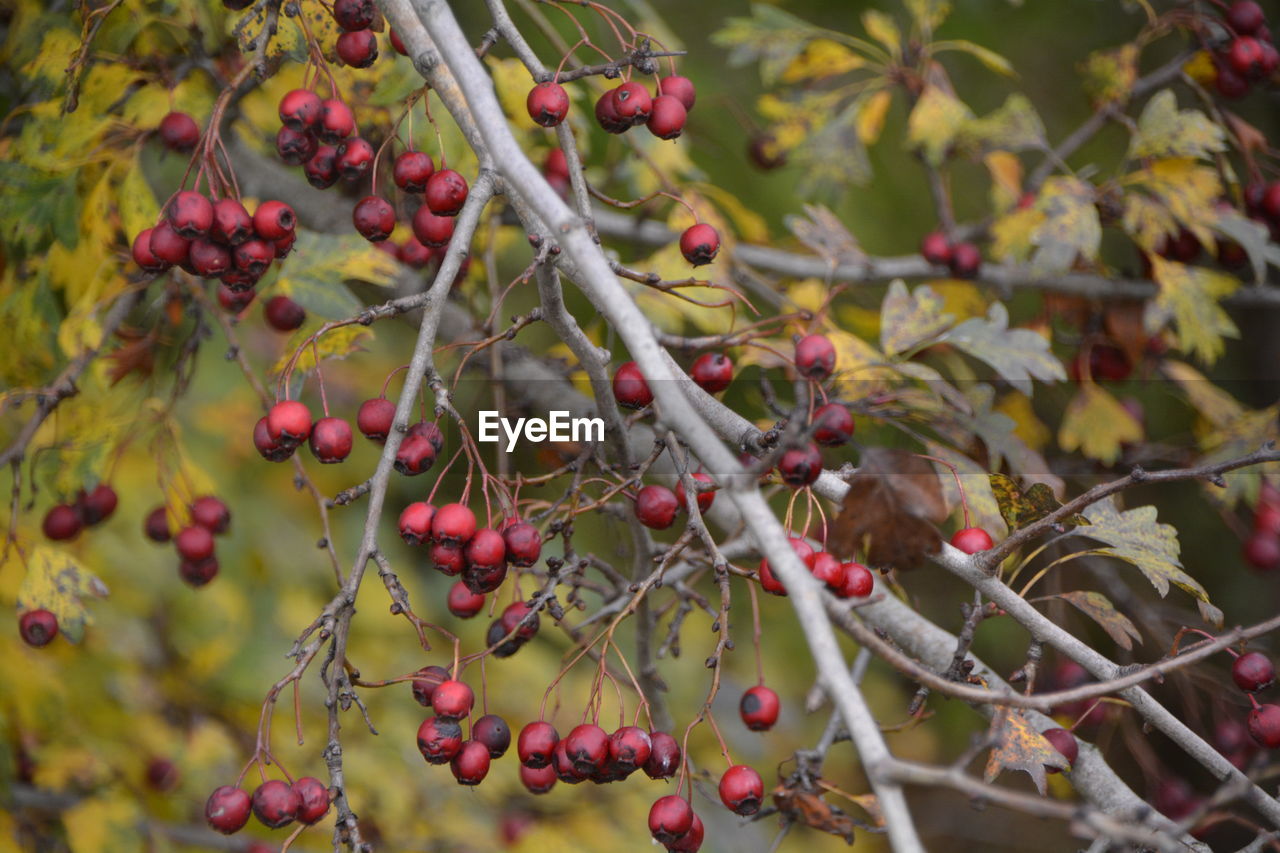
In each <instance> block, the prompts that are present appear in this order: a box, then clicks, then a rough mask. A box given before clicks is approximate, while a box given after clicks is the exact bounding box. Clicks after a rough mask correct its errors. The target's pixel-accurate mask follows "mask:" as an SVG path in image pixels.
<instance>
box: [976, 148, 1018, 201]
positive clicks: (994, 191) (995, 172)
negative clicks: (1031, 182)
mask: <svg viewBox="0 0 1280 853" xmlns="http://www.w3.org/2000/svg"><path fill="white" fill-rule="evenodd" d="M982 162H983V163H984V164H985V165H986V167H987V171H988V172H990V173H991V204H992V206H993V207H995V209H996V210H1008V209H1009V208H1011V207H1013V206H1014V205H1015V204H1017V203H1018V200H1019V199H1020V198H1022V161H1021V160H1019V159H1018V157H1017V155H1015V154H1012V153H1010V152H1008V151H991V152H988V153H987V154H985V155H983V158H982Z"/></svg>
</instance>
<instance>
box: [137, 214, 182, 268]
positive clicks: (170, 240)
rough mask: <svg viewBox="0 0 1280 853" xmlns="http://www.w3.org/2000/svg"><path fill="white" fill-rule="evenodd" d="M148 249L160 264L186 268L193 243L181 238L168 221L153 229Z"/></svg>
mask: <svg viewBox="0 0 1280 853" xmlns="http://www.w3.org/2000/svg"><path fill="white" fill-rule="evenodd" d="M147 248H148V249H149V250H150V251H151V256H152V257H153V258H155V259H156V261H157V262H158V263H162V264H168V265H169V266H185V265H186V263H187V258H188V256H189V255H190V252H191V241H190V240H188V239H187V238H185V237H181V236H179V235H178V232H177V231H175V230H174V229H173V226H172V225H170V224H169V220H167V219H166V220H164V221H162V222H160V223H159V224H158V225H156V226H155V227H154V228H152V229H151V239H150V240H148V241H147Z"/></svg>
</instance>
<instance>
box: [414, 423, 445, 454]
mask: <svg viewBox="0 0 1280 853" xmlns="http://www.w3.org/2000/svg"><path fill="white" fill-rule="evenodd" d="M407 434H408V435H420V436H422V437H423V438H425V439H426V440H427V441H429V442H431V446H432V447H434V448H435V449H436V452H437V453H439V452H440V451H441V450H442V449H443V448H444V433H443V432H442V431H441V430H440V425H439V424H437V423H436V422H435V421H418V422H417V423H416V424H414V425H413V426H411V427H409V432H408V433H407Z"/></svg>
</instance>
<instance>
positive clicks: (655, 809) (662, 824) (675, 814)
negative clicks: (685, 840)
mask: <svg viewBox="0 0 1280 853" xmlns="http://www.w3.org/2000/svg"><path fill="white" fill-rule="evenodd" d="M692 828H693V809H691V808H690V807H689V803H688V802H686V801H685V799H684V798H683V797H680V796H677V795H676V794H667V795H666V796H665V797H659V798H658V799H657V800H656V801H655V802H654V804H653V806H652V807H650V809H649V832H650V834H652V835H653V837H654V839H655V840H657V841H658V843H659V844H663V845H666V846H668V847H670V846H671V845H672V844H674V843H675V841H676V840H677V839H678V838H679V837H680V836H682V835H684V834H685V833H686V832H688V831H689V830H690V829H692Z"/></svg>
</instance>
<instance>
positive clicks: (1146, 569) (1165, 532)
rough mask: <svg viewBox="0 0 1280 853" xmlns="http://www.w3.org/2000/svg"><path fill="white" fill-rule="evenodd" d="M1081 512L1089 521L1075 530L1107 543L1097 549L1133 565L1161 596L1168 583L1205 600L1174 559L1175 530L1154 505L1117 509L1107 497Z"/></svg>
mask: <svg viewBox="0 0 1280 853" xmlns="http://www.w3.org/2000/svg"><path fill="white" fill-rule="evenodd" d="M1084 514H1085V516H1086V517H1087V518H1088V519H1089V521H1090V522H1092V523H1091V524H1090V525H1089V526H1088V527H1082V528H1079V529H1078V530H1076V531H1075V534H1076V535H1080V536H1087V537H1088V538H1090V539H1095V540H1097V541H1099V542H1103V543H1105V544H1107V545H1108V546H1110V547H1108V548H1102V549H1099V551H1098V553H1102V554H1105V555H1106V556H1109V557H1115V558H1116V559H1117V560H1124V561H1125V562H1126V563H1131V564H1133V565H1135V566H1137V567H1138V569H1139V571H1141V572H1142V574H1143V575H1145V576H1146V578H1147V580H1149V581H1151V585H1152V586H1154V587H1155V588H1156V591H1157V592H1159V593H1160V595H1161V597H1164V596H1166V595H1168V594H1169V585H1170V584H1171V583H1172V584H1175V585H1176V586H1179V587H1181V588H1182V589H1184V590H1186V591H1187V592H1189V593H1190V594H1191V595H1193V596H1195V597H1196V598H1197V599H1199V600H1200V601H1203V602H1208V601H1209V594H1208V593H1207V592H1205V589H1204V587H1203V586H1201V585H1200V583H1199V582H1198V581H1197V580H1196V579H1195V578H1193V577H1191V576H1190V575H1188V574H1187V573H1186V572H1184V571H1183V570H1182V562H1181V561H1180V560H1179V559H1178V555H1179V553H1180V552H1181V550H1182V548H1181V546H1180V545H1179V544H1178V531H1177V530H1175V529H1174V527H1173V525H1171V524H1161V523H1160V522H1158V521H1156V508H1155V507H1153V506H1140V507H1137V508H1136V509H1130V510H1126V511H1124V512H1121V511H1120V510H1118V509H1117V508H1116V506H1115V504H1114V503H1113V502H1112V501H1111V500H1110V499H1108V500H1102V501H1098V502H1097V503H1096V504H1094V505H1093V506H1091V507H1089V508H1088V509H1086V510H1085V511H1084Z"/></svg>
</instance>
